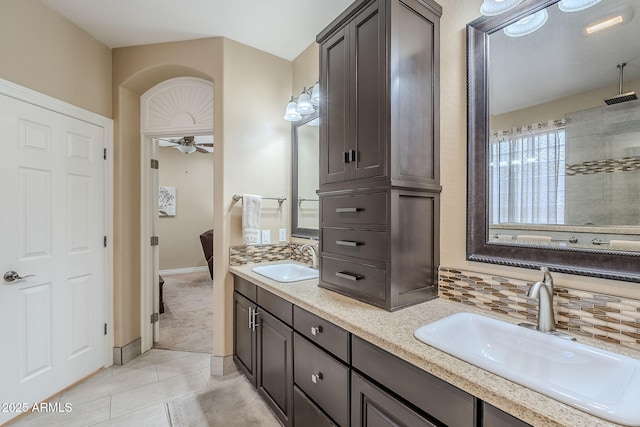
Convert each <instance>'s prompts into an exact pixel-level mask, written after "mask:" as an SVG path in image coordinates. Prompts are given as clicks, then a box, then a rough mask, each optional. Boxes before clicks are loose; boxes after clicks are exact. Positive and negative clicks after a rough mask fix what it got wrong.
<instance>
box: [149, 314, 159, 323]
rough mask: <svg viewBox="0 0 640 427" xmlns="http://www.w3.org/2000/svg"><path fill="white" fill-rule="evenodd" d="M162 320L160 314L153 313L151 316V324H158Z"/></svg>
mask: <svg viewBox="0 0 640 427" xmlns="http://www.w3.org/2000/svg"><path fill="white" fill-rule="evenodd" d="M159 319H160V315H159V314H158V313H153V314H152V315H151V323H156V322H157V321H158V320H159Z"/></svg>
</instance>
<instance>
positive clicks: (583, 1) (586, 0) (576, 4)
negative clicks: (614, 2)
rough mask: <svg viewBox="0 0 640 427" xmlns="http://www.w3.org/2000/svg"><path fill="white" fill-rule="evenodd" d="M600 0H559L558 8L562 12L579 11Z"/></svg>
mask: <svg viewBox="0 0 640 427" xmlns="http://www.w3.org/2000/svg"><path fill="white" fill-rule="evenodd" d="M600 1H601V0H561V1H560V3H558V8H559V9H560V10H561V11H563V12H579V11H581V10H585V9H587V8H590V7H591V6H593V5H595V4H598V3H600Z"/></svg>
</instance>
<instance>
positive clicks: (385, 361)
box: [351, 336, 478, 426]
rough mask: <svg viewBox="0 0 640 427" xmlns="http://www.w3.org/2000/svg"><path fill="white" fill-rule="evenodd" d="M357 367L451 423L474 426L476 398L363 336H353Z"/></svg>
mask: <svg viewBox="0 0 640 427" xmlns="http://www.w3.org/2000/svg"><path fill="white" fill-rule="evenodd" d="M351 352H352V354H351V359H352V366H353V368H354V369H357V370H358V371H360V372H362V373H363V374H365V375H366V376H368V377H369V378H371V379H373V380H374V381H376V382H378V383H379V384H384V386H385V387H386V388H387V389H389V390H391V391H392V392H394V393H396V394H397V395H398V396H400V397H402V398H403V399H404V400H406V401H408V402H410V403H411V404H413V405H414V406H416V407H417V408H420V409H421V410H422V411H424V412H426V413H428V414H429V415H431V416H433V417H435V418H436V419H437V420H438V421H440V422H443V423H444V424H446V425H448V426H474V425H478V424H477V419H476V399H475V397H473V396H472V395H470V394H468V393H466V392H464V391H462V390H460V389H459V388H457V387H455V386H452V385H451V384H449V383H447V382H445V381H443V380H441V379H440V378H437V377H435V376H433V375H431V374H429V373H428V372H425V371H423V370H422V369H420V368H418V367H416V366H413V365H411V364H409V363H408V362H405V361H404V360H402V359H400V358H398V357H397V356H394V355H392V354H391V353H388V352H386V351H385V350H382V349H381V348H379V347H376V346H374V345H373V344H371V343H369V342H367V341H365V340H363V339H362V338H359V337H356V336H352V337H351Z"/></svg>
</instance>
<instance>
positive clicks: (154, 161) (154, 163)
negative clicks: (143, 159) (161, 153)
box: [151, 159, 160, 169]
mask: <svg viewBox="0 0 640 427" xmlns="http://www.w3.org/2000/svg"><path fill="white" fill-rule="evenodd" d="M159 168H160V162H159V161H158V160H157V159H151V169H159Z"/></svg>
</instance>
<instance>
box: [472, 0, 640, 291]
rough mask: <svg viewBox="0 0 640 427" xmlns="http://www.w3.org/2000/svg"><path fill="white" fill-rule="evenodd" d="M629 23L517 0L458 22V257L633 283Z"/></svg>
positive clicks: (632, 44)
mask: <svg viewBox="0 0 640 427" xmlns="http://www.w3.org/2000/svg"><path fill="white" fill-rule="evenodd" d="M639 14H640V0H601V1H598V0H563V1H558V0H553V1H552V0H524V1H522V2H521V3H520V4H519V5H518V6H516V7H515V8H513V9H511V10H510V11H507V12H504V13H502V14H499V15H495V16H484V17H482V18H479V19H477V20H475V21H473V22H471V23H470V24H468V26H467V79H468V178H467V182H468V185H467V187H468V188H467V191H468V199H467V214H468V221H467V223H468V230H467V259H469V260H471V261H478V262H489V263H497V264H503V265H511V266H517V267H526V268H538V267H539V266H540V265H546V266H549V267H550V268H551V269H552V270H554V271H560V272H565V273H571V274H580V275H587V276H595V277H602V278H609V279H615V280H625V281H633V282H640V100H638V99H637V98H638V96H640V22H639V21H640V15H639ZM635 91H638V92H639V93H638V94H637V95H636V93H635Z"/></svg>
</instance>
